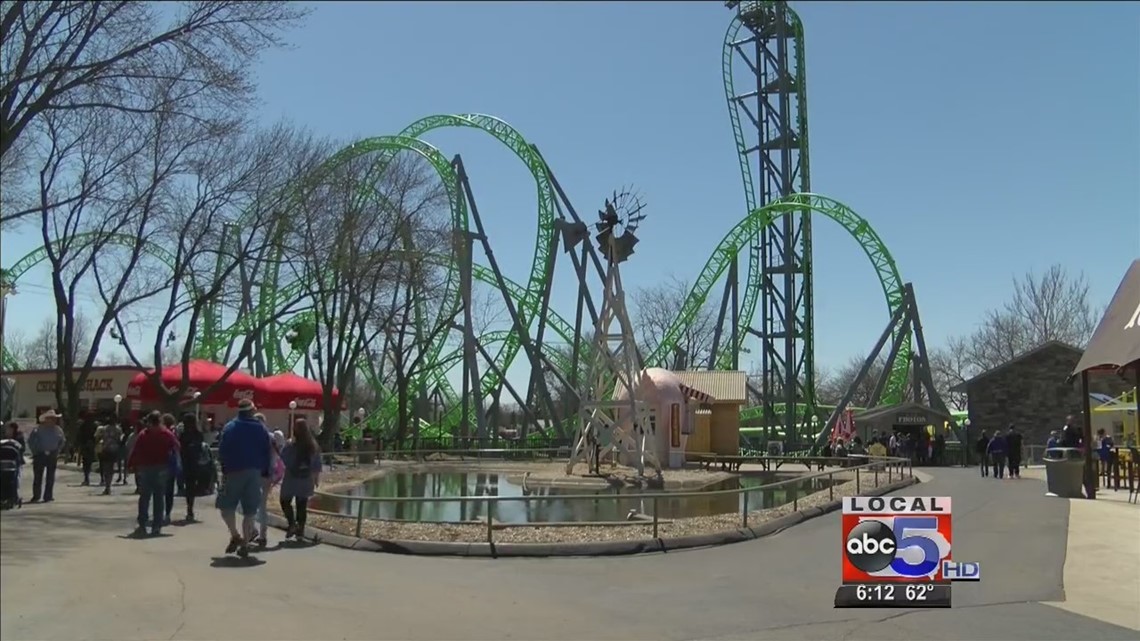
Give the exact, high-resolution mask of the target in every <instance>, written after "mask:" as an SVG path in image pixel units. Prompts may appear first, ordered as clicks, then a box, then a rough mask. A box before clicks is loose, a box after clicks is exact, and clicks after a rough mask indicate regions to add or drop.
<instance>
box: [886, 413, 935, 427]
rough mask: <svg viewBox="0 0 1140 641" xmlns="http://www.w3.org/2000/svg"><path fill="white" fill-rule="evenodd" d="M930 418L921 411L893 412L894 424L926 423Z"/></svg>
mask: <svg viewBox="0 0 1140 641" xmlns="http://www.w3.org/2000/svg"><path fill="white" fill-rule="evenodd" d="M929 422H930V418H929V417H927V416H926V414H925V413H922V412H899V413H898V414H895V423H894V424H895V425H926V424H927V423H929Z"/></svg>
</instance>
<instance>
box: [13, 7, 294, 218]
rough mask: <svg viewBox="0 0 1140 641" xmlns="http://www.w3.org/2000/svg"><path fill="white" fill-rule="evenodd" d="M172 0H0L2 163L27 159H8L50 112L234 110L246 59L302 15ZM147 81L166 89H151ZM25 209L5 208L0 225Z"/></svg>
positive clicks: (245, 82) (244, 90)
mask: <svg viewBox="0 0 1140 641" xmlns="http://www.w3.org/2000/svg"><path fill="white" fill-rule="evenodd" d="M179 4H180V5H181V7H179V8H178V9H175V10H169V11H161V12H160V11H156V10H155V9H154V7H153V6H151V5H149V4H147V3H142V2H131V1H129V0H119V1H114V2H102V1H98V0H94V1H90V0H89V1H82V2H81V1H60V2H5V3H3V5H2V6H0V42H2V43H3V44H2V47H0V54H2V55H0V60H2V62H0V111H2V114H0V157H3V161H4V163H3V164H4V169H5V170H6V171H7V170H20V169H22V168H27V167H28V166H29V165H27V164H26V163H25V162H24V159H23V158H17V156H23V155H24V154H25V153H26V152H27V151H28V149H29V145H28V144H27V141H25V137H26V136H31V137H33V138H36V137H38V136H39V135H42V134H43V133H44V129H43V128H42V127H41V125H42V124H43V123H42V121H43V120H44V119H45V117H46V116H48V115H50V114H53V113H54V114H59V113H61V112H71V113H73V114H74V115H75V116H76V117H78V118H79V119H80V120H82V119H87V118H91V117H99V116H102V115H105V114H106V113H108V112H116V113H120V114H142V113H147V112H156V111H171V110H173V111H178V112H180V113H183V114H187V115H192V116H194V117H200V116H201V115H202V114H201V113H200V109H199V108H200V107H201V106H203V105H210V110H211V111H212V112H214V113H218V112H220V111H226V112H230V113H231V114H233V113H235V112H238V111H241V110H242V109H243V108H244V107H245V106H246V105H247V104H248V101H249V98H250V97H251V96H252V94H253V79H252V69H253V68H254V65H253V64H252V63H253V62H254V61H255V60H256V58H257V56H258V54H259V53H260V52H261V51H263V50H264V49H266V48H269V47H274V46H278V45H280V44H281V43H282V41H281V34H282V31H283V30H284V29H286V28H288V27H290V26H292V25H294V24H296V23H297V22H298V21H299V19H300V18H301V17H302V16H303V15H304V13H305V12H304V10H303V9H301V8H299V7H298V5H296V4H294V3H288V2H281V1H237V0H219V1H211V2H182V3H179ZM171 5H173V3H171ZM167 6H168V7H170V5H167ZM171 8H172V7H171ZM156 83H157V84H163V85H169V86H170V91H169V92H168V93H165V94H162V95H156V94H155V93H154V92H153V91H151V88H152V86H153V85H154V84H156ZM10 153H11V154H13V155H12V157H9V154H10ZM5 186H6V187H7V186H8V185H5ZM71 196H73V194H61V195H60V197H61V198H63V199H65V200H66V199H67V198H69V197H71ZM29 213H30V214H34V213H35V212H26V211H21V210H18V209H17V210H15V211H8V210H5V212H4V213H3V215H2V216H0V222H7V221H11V220H16V219H18V218H20V217H21V216H22V215H27V214H29Z"/></svg>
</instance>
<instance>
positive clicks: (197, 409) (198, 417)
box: [194, 392, 202, 429]
mask: <svg viewBox="0 0 1140 641" xmlns="http://www.w3.org/2000/svg"><path fill="white" fill-rule="evenodd" d="M201 397H202V392H194V424H195V425H197V426H198V429H202V403H201V402H199V401H198V399H199V398H201Z"/></svg>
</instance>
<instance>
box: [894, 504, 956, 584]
mask: <svg viewBox="0 0 1140 641" xmlns="http://www.w3.org/2000/svg"><path fill="white" fill-rule="evenodd" d="M894 533H895V541H896V542H897V543H896V546H897V547H896V550H895V558H894V560H892V561H891V569H892V570H894V571H895V572H897V573H898V574H899V575H900V576H905V577H923V576H930V575H932V574H934V572H935V571H936V570H937V569H938V566H939V563H941V560H942V557H943V556H946V554H944V553H943V551H942V550H943V549H945V550H946V553H949V552H950V543H949V541H946V538H945V537H943V536H942V534H941V533H940V532H939V531H938V519H937V518H935V517H927V516H896V517H895V527H894ZM916 552H919V553H921V555H922V557H921V560H919V561H918V562H917V563H911V562H910V561H909V560H908V558H907V557H909V558H911V559H913V558H914V557H915V556H917V554H916Z"/></svg>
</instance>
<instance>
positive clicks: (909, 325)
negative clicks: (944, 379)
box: [813, 283, 968, 450]
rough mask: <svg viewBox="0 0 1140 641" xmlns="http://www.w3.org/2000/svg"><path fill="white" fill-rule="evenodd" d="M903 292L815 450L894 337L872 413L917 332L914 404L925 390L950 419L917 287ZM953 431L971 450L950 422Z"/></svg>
mask: <svg viewBox="0 0 1140 641" xmlns="http://www.w3.org/2000/svg"><path fill="white" fill-rule="evenodd" d="M903 289H904V291H903V304H902V305H900V306H899V308H898V309H896V310H895V313H894V314H893V315H892V316H891V320H890V322H889V323H887V327H886V329H884V330H883V333H882V334H881V335H880V336H879V340H878V341H877V342H876V343H875V348H874V349H872V350H871V353H870V354H869V355H868V356H867V360H865V361H863V367H862V368H860V369H859V374H858V375H856V376H855V380H854V381H852V382H851V386H850V387H849V388H848V389H847V391H846V392H845V393H844V394H843V399H842V400H840V401H839V404H838V405H836V406H835V409H834V410H832V412H831V416H830V417H828V419H827V422H826V423H824V425H823V430H822V431H820V433H819V435H818V436H817V437H816V441H815V447H814V448H813V449H815V450H818V449H819V448H820V447H821V446H822V445H823V444H824V443H825V442H826V441H827V439H828V437H829V436H830V434H831V429H832V428H833V427H834V426H835V421H836V420H838V418H839V417H840V416H841V415H842V413H843V412H844V411H845V410H846V409H847V406H848V405H850V403H851V398H852V397H853V396H854V395H855V390H856V389H858V388H859V387H860V386H861V385H862V384H863V379H865V378H866V377H867V373H868V372H869V371H870V370H871V367H872V365H874V363H875V361H877V360H878V358H879V353H880V352H882V350H883V347H884V346H885V345H886V344H887V339H889V338H890V337H891V336H892V335H893V336H894V344H893V345H892V346H891V351H890V354H889V356H888V358H887V362H886V363H885V364H884V369H883V373H882V374H880V375H879V379H878V381H877V382H876V383H875V391H874V395H873V396H874V397H873V399H872V403H871V407H869V408H867V409H872V408H874V407H875V406H876V405H877V403H878V399H879V397H880V395H881V394H882V390H883V388H885V387H886V384H887V379H889V377H890V372H891V371H892V370H893V369H894V360H895V358H897V356H898V353H899V350H900V349H901V346H902V344H903V343H904V342H905V341H906V338H907V337H908V336H910V335H911V332H912V331H913V333H914V339H915V343H916V347H917V349H916V350H915V352H914V354H913V355H912V356H911V362H912V364H913V367H914V378H915V382H916V383H915V388H914V390H913V393H914V402H916V403H922V388H925V390H926V395H927V398H929V399H930V407H931V408H933V409H934V410H936V411H938V412H940V413H942V414H945V415H946V416H950V411H949V410H948V409H947V408H946V404H945V403H944V402H943V400H942V396H941V395H940V394H939V393H938V390H937V389H935V387H934V377H933V375H932V374H931V371H930V360H929V358H928V357H927V353H926V337H925V336H923V332H922V320H921V319H920V318H919V315H918V303H917V302H916V301H915V297H914V287H913V286H911V284H910V283H907V284H905V285H904V286H903ZM950 429H951V430H952V431H953V432H954V435H955V436H956V437H957V438H958V440H959V442H960V443H962V446H963V447H967V446H968V443H966V442H965V441H964V440H963V435H962V434H960V433H959V431H958V425H957V423H956V422H955V421H954V419H953V418H951V419H950Z"/></svg>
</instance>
